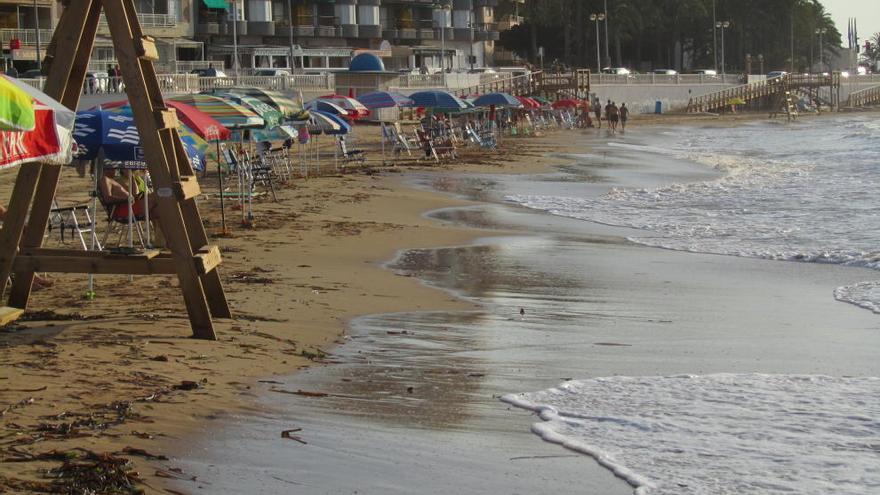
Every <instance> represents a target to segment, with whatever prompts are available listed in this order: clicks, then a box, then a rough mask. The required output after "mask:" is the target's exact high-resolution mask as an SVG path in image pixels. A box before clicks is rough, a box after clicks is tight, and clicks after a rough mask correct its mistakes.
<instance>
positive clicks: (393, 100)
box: [357, 91, 415, 110]
mask: <svg viewBox="0 0 880 495" xmlns="http://www.w3.org/2000/svg"><path fill="white" fill-rule="evenodd" d="M357 100H358V101H359V102H361V103H362V104H363V105H364V106H365V107H367V108H369V109H370V110H373V109H375V108H393V107H412V106H415V102H414V101H413V100H412V98H410V97H408V96H404V95H402V94H400V93H395V92H393V91H373V92H372V93H367V94H363V95H360V96H358V97H357Z"/></svg>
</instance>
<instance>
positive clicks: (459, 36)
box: [452, 28, 474, 41]
mask: <svg viewBox="0 0 880 495" xmlns="http://www.w3.org/2000/svg"><path fill="white" fill-rule="evenodd" d="M452 31H453V35H452V38H453V39H454V40H455V41H474V30H473V29H471V28H454V29H453V30H452Z"/></svg>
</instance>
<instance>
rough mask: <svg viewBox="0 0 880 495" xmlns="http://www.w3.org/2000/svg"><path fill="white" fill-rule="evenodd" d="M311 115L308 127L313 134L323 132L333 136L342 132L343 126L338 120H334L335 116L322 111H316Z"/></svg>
mask: <svg viewBox="0 0 880 495" xmlns="http://www.w3.org/2000/svg"><path fill="white" fill-rule="evenodd" d="M309 113H310V114H311V117H309V126H308V127H309V130H311V132H312V134H316V133H322V132H323V133H327V134H332V133H334V132H336V133H338V132H340V131H342V124H341V123H340V122H339V119H338V118H334V117H335V115H333V114H329V113H326V112H322V111H320V110H315V111H313V112H309Z"/></svg>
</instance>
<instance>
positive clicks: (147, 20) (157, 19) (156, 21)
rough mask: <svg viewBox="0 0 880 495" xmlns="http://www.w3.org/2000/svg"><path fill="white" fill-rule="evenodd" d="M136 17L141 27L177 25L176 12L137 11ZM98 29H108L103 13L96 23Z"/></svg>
mask: <svg viewBox="0 0 880 495" xmlns="http://www.w3.org/2000/svg"><path fill="white" fill-rule="evenodd" d="M137 18H138V21H140V24H141V27H142V28H167V27H174V26H176V25H177V15H176V14H151V13H141V12H138V14H137ZM98 29H105V30H106V29H108V27H107V19H106V18H105V17H104V15H103V14H102V15H101V21H100V23H99V24H98Z"/></svg>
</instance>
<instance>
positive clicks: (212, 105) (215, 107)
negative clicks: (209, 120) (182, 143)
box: [169, 94, 266, 129]
mask: <svg viewBox="0 0 880 495" xmlns="http://www.w3.org/2000/svg"><path fill="white" fill-rule="evenodd" d="M169 100H174V101H179V102H181V103H186V104H187V105H190V106H193V107H196V108H197V109H198V110H201V111H202V112H204V113H206V114H208V115H210V116H211V117H213V118H214V119H215V120H217V121H218V122H220V123H221V124H223V125H224V126H226V127H227V128H229V129H259V128H261V127H265V126H266V121H265V120H264V119H263V117H261V116H260V115H259V114H257V113H256V112H255V111H254V110H251V109H250V108H248V107H246V106H244V105H240V104H238V103H236V102H235V101H232V100H230V99H229V98H221V97H220V96H215V95H201V94H187V95H178V96H172V97H171V98H169Z"/></svg>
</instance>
